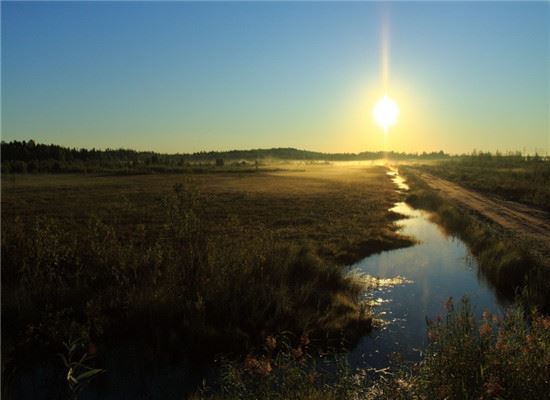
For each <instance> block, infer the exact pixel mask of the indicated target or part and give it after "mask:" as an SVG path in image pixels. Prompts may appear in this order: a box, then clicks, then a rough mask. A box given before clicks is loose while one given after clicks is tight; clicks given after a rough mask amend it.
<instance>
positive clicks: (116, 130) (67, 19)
mask: <svg viewBox="0 0 550 400" xmlns="http://www.w3.org/2000/svg"><path fill="white" fill-rule="evenodd" d="M1 7H2V10H1V11H2V140H13V139H17V140H23V139H30V138H33V139H34V140H36V141H38V142H45V143H56V144H61V145H65V146H70V147H88V148H91V147H96V148H107V147H110V148H119V147H124V148H133V149H137V150H155V151H160V152H170V153H175V152H194V151H200V150H229V149H248V148H268V147H297V148H303V149H308V150H318V151H326V152H359V151H365V150H372V151H377V150H395V151H404V152H421V151H439V150H444V151H446V152H451V153H462V152H470V151H471V150H473V149H474V148H476V149H478V150H489V151H495V150H500V151H508V150H525V151H527V152H534V151H538V152H542V153H545V152H546V153H549V152H550V147H549V146H550V130H549V114H550V106H549V93H550V82H549V79H550V78H549V76H550V60H549V58H550V57H549V54H550V48H549V23H550V3H548V2H540V3H469V2H460V3H187V2H168V3H152V2H151V3H148V2H122V3H112V2H85V3H83V2H72V3H65V2H47V3H44V2H41V3H27V2H4V1H3V2H2V5H1ZM384 30H386V32H387V36H388V39H389V40H388V44H389V46H388V49H389V51H388V63H389V68H388V82H387V87H386V88H384V84H383V79H382V75H383V74H382V50H383V32H384ZM385 92H387V94H388V95H389V96H390V97H391V98H393V99H394V100H395V101H396V102H397V103H398V104H399V107H400V110H401V114H400V118H399V121H398V123H397V124H396V125H395V126H393V127H392V128H390V130H389V133H388V135H384V132H383V129H382V128H380V127H379V126H378V125H376V123H375V122H374V120H373V118H372V109H373V107H374V104H375V103H376V100H377V99H378V98H380V97H382V96H383V95H384V94H385Z"/></svg>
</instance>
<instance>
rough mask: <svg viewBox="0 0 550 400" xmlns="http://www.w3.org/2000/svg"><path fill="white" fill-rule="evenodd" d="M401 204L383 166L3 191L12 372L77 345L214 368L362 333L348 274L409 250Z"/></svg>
mask: <svg viewBox="0 0 550 400" xmlns="http://www.w3.org/2000/svg"><path fill="white" fill-rule="evenodd" d="M398 196H399V195H398V194H397V193H396V191H395V188H394V185H393V183H392V182H391V180H390V179H389V177H387V175H386V170H385V169H384V168H383V167H381V166H368V167H367V166H349V167H344V166H331V165H310V166H303V167H301V168H300V169H299V170H297V169H296V168H295V167H293V168H292V169H288V170H281V171H277V172H271V173H265V172H253V173H242V174H235V173H228V174H223V173H215V174H203V173H201V174H189V175H176V174H169V175H135V176H91V175H32V176H31V175H21V176H17V177H15V178H14V179H3V181H2V274H3V276H2V278H3V282H2V319H3V322H4V324H3V327H4V330H3V341H2V346H3V355H4V357H3V365H4V366H6V365H9V364H10V363H11V364H13V363H16V364H17V363H18V362H20V360H21V359H26V356H25V357H22V355H23V354H27V355H28V354H33V357H38V358H40V357H46V358H47V357H50V356H51V355H52V354H55V352H57V351H59V350H60V349H62V344H63V343H71V342H73V341H75V340H77V341H78V343H93V345H94V346H97V347H98V348H99V349H100V351H99V353H101V351H108V350H106V349H108V348H109V347H110V346H115V347H116V346H119V345H120V344H121V343H126V342H128V341H137V342H139V343H143V346H144V349H146V348H151V349H157V351H158V349H159V348H164V349H166V348H168V349H169V352H170V354H177V353H178V352H179V353H181V354H185V355H186V356H189V355H190V352H193V353H194V354H196V355H198V356H199V357H201V358H204V357H207V356H206V354H214V353H217V352H234V351H236V352H240V351H245V350H246V349H247V348H251V347H254V346H256V345H257V344H261V343H263V340H264V338H265V337H266V336H268V335H272V334H279V333H280V332H283V331H290V332H293V334H294V335H295V336H296V337H299V336H300V335H302V334H304V333H306V334H308V335H310V336H311V338H312V340H316V339H320V338H323V337H325V338H326V337H327V335H328V336H329V337H334V338H337V337H340V338H341V337H342V334H343V332H346V333H347V334H348V336H349V334H351V335H352V336H353V335H354V334H361V333H364V332H366V331H367V330H368V329H369V328H370V322H371V320H370V314H369V312H368V310H367V309H365V307H364V306H362V305H361V304H360V295H361V292H362V290H363V289H364V288H363V287H362V286H361V284H360V283H359V281H358V280H356V279H355V278H354V277H353V275H348V272H349V269H347V268H345V267H344V265H347V264H349V263H351V262H353V261H356V260H358V259H360V258H362V257H364V256H367V255H369V254H371V253H373V252H377V251H381V250H385V249H391V248H397V247H401V246H405V245H409V244H411V241H410V240H409V239H407V238H403V237H401V236H399V235H398V234H397V233H396V231H395V229H396V228H395V226H394V224H393V221H394V220H395V219H396V215H393V214H392V213H391V212H389V211H388V208H390V206H391V205H392V204H393V202H395V201H396V200H398ZM8 321H9V323H8ZM159 335H160V336H159ZM165 338H169V340H165ZM338 340H340V339H338ZM144 351H145V352H147V350H144ZM29 352H31V353H29ZM8 369H9V368H8Z"/></svg>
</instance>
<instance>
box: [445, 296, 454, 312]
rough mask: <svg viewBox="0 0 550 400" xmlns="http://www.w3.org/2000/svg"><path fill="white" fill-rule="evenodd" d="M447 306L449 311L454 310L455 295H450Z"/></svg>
mask: <svg viewBox="0 0 550 400" xmlns="http://www.w3.org/2000/svg"><path fill="white" fill-rule="evenodd" d="M445 308H446V309H447V311H449V312H451V311H453V310H454V306H453V296H450V297H449V298H448V299H447V301H446V302H445Z"/></svg>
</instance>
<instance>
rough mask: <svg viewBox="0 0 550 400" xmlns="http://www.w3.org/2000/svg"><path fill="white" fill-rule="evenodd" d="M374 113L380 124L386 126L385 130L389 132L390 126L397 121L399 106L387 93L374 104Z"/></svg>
mask: <svg viewBox="0 0 550 400" xmlns="http://www.w3.org/2000/svg"><path fill="white" fill-rule="evenodd" d="M372 115H373V117H374V120H375V121H376V122H377V123H378V125H380V126H381V127H382V128H384V132H387V131H388V128H389V127H390V126H392V125H394V124H395V123H396V122H397V117H398V116H399V107H398V106H397V103H396V102H395V101H393V100H392V99H390V98H389V97H388V96H387V95H385V96H384V97H382V98H381V99H380V100H378V102H377V103H376V105H375V106H374V110H373V112H372Z"/></svg>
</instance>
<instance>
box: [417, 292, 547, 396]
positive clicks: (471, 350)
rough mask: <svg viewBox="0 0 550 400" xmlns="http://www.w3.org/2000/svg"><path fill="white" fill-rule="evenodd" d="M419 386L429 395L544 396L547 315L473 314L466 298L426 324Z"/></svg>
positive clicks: (519, 311) (517, 310)
mask: <svg viewBox="0 0 550 400" xmlns="http://www.w3.org/2000/svg"><path fill="white" fill-rule="evenodd" d="M428 338H429V346H428V349H427V351H426V354H425V356H424V359H423V361H422V363H421V364H420V366H419V373H418V381H417V382H418V386H419V390H420V392H421V393H423V394H424V396H426V398H433V399H548V398H549V396H550V318H549V317H544V316H542V315H540V314H539V313H536V312H534V311H530V312H524V310H523V308H522V307H520V306H517V305H516V306H514V307H511V308H510V309H509V310H508V311H507V313H506V315H505V316H504V318H501V317H497V316H492V315H491V314H490V313H489V312H487V311H486V312H484V314H483V319H482V320H481V321H476V320H475V319H474V316H473V313H472V309H471V306H470V304H469V302H468V300H467V299H463V300H462V303H461V305H460V306H459V307H458V309H456V310H455V308H454V305H453V303H452V300H450V301H449V302H448V303H447V315H446V316H445V317H444V318H438V319H435V320H433V321H431V322H430V323H429V326H428Z"/></svg>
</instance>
